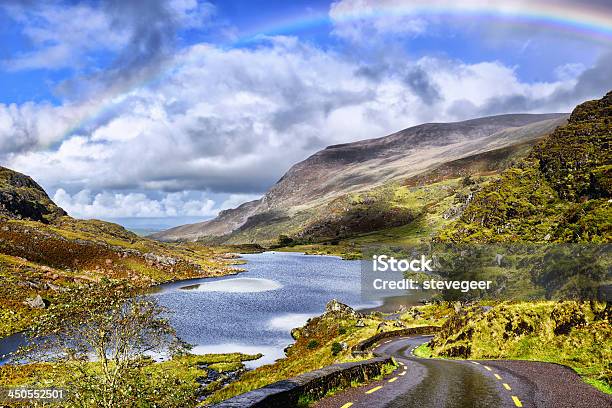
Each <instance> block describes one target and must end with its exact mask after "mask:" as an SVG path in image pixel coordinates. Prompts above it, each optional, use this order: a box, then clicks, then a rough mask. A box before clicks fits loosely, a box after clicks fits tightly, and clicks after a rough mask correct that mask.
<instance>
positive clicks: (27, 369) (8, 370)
mask: <svg viewBox="0 0 612 408" xmlns="http://www.w3.org/2000/svg"><path fill="white" fill-rule="evenodd" d="M260 357H261V355H260V354H258V355H246V354H241V353H229V354H205V355H197V354H186V355H182V356H177V357H174V358H173V359H171V360H167V361H163V362H157V363H156V362H152V361H151V362H150V364H148V365H146V366H145V367H144V369H143V370H144V371H143V380H146V381H149V382H150V383H151V384H152V386H151V388H152V389H153V388H155V387H164V386H165V385H164V384H167V385H169V386H171V387H173V388H174V387H175V388H176V389H177V390H178V389H180V390H181V391H180V393H183V394H182V395H184V397H185V398H186V399H189V400H194V401H195V399H196V397H197V395H198V394H199V393H200V392H201V391H204V389H202V388H201V387H200V384H199V383H198V382H197V381H196V379H197V378H199V377H202V376H205V375H206V371H207V370H208V369H212V370H216V371H218V372H219V373H226V372H230V371H236V370H239V369H243V368H244V364H243V363H244V362H245V361H249V360H254V359H257V358H260ZM89 364H90V365H91V369H92V370H93V372H95V371H96V370H97V369H98V368H99V364H98V363H89ZM204 365H206V367H207V368H199V366H204ZM69 369H70V368H69V366H67V365H64V364H55V363H32V364H22V365H4V366H0V384H2V385H3V386H6V387H18V386H19V387H21V386H30V387H49V386H54V387H68V388H70V384H69V382H70V381H71V377H72V374H71V373H69V372H68V371H67V370H69ZM220 387H221V380H220V379H219V380H216V381H214V382H212V383H211V384H209V385H207V386H206V387H205V390H207V391H208V392H212V391H214V390H216V389H219V388H220ZM173 392H177V393H178V391H176V390H173ZM180 393H179V394H177V395H181V394H180ZM181 406H182V405H181Z"/></svg>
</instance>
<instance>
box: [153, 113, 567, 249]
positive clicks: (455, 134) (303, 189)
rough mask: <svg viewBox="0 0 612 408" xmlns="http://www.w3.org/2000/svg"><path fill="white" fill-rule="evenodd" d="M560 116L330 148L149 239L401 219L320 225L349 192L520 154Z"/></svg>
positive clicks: (304, 230) (361, 225)
mask: <svg viewBox="0 0 612 408" xmlns="http://www.w3.org/2000/svg"><path fill="white" fill-rule="evenodd" d="M566 119H567V114H557V113H554V114H536V115H529V114H513V115H499V116H491V117H485V118H479V119H473V120H468V121H463V122H456V123H428V124H423V125H419V126H415V127H411V128H408V129H405V130H402V131H400V132H397V133H394V134H392V135H389V136H385V137H381V138H377V139H369V140H363V141H358V142H355V143H346V144H341V145H335V146H329V147H327V148H326V149H324V150H321V151H319V152H318V153H316V154H314V155H312V156H311V157H309V158H308V159H306V160H304V161H302V162H300V163H298V164H296V165H294V166H293V167H292V168H291V169H290V170H289V171H288V172H287V173H286V174H285V175H284V176H283V177H282V178H281V179H280V180H279V181H278V182H277V183H276V184H275V185H274V186H272V188H271V189H270V190H269V191H268V192H267V193H266V194H265V195H264V196H263V197H262V198H261V199H260V200H256V201H251V202H247V203H244V204H242V205H241V206H239V207H238V208H236V209H232V210H226V211H223V212H221V213H220V214H219V216H218V217H217V218H215V219H213V220H210V221H206V222H202V223H197V224H191V225H185V226H180V227H176V228H172V229H170V230H167V231H163V232H160V233H157V234H154V235H152V237H153V238H155V239H158V240H163V241H179V240H185V241H195V240H206V241H212V242H227V243H253V242H258V243H259V242H272V241H274V240H276V239H277V237H278V235H279V234H287V235H291V236H296V237H306V236H316V237H333V236H337V235H343V234H344V235H346V234H350V233H353V232H366V231H368V230H370V231H371V230H372V229H378V228H385V227H389V226H398V225H402V224H406V223H408V222H409V221H410V220H411V216H410V215H409V214H405V213H402V211H401V209H400V210H397V211H396V209H393V211H392V212H390V213H387V212H385V213H381V212H380V211H374V212H372V211H371V212H372V213H371V214H366V215H365V219H366V221H365V222H363V220H360V219H359V218H363V217H360V216H359V215H357V216H356V217H357V219H352V220H346V219H345V220H340V221H339V223H340V224H341V223H343V222H344V223H348V225H349V227H348V228H344V227H343V226H341V225H338V227H337V228H336V227H335V226H333V225H332V226H331V227H330V228H328V226H327V225H326V224H329V222H330V221H329V219H328V218H329V217H328V215H329V214H331V213H334V214H336V213H337V212H338V210H339V208H338V205H341V204H340V203H341V202H343V201H346V200H348V199H349V196H350V195H351V194H361V193H364V192H366V191H370V190H373V189H380V188H383V186H385V185H388V184H389V183H403V182H404V181H405V180H407V179H410V178H415V177H419V176H420V175H421V176H422V175H425V174H429V173H430V172H432V171H435V170H436V169H438V170H439V171H443V170H440V169H439V168H440V166H442V165H443V164H449V165H450V163H453V162H455V161H457V160H462V159H466V158H469V157H479V159H477V160H480V161H483V160H485V161H487V160H489V159H488V156H486V155H485V156H483V154H484V153H486V152H494V151H496V152H498V154H499V155H501V156H503V157H498V156H495V155H491V156H490V160H489V164H488V165H490V164H491V161H499V160H501V161H502V162H503V158H508V157H511V156H512V157H514V155H516V154H518V151H519V150H520V151H521V152H523V153H525V152H526V150H525V149H519V148H517V149H507V148H508V147H511V146H523V147H524V146H531V145H532V144H534V143H535V142H536V141H537V140H538V139H540V138H542V137H543V136H545V135H547V134H549V133H550V132H552V131H553V130H554V129H555V128H556V127H557V126H559V125H561V124H563V123H565V121H566ZM488 165H485V167H486V166H488ZM451 166H452V165H451ZM361 213H363V211H362V212H361ZM350 217H353V215H350V216H349V218H350ZM353 218H354V217H353ZM334 222H335V221H334ZM320 225H323V227H322V228H320V227H319V226H320ZM350 225H353V227H351V226H350ZM338 228H340V229H343V231H338Z"/></svg>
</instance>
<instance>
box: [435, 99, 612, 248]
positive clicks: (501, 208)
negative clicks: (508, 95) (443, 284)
mask: <svg viewBox="0 0 612 408" xmlns="http://www.w3.org/2000/svg"><path fill="white" fill-rule="evenodd" d="M611 143H612V92H609V93H608V94H607V95H605V96H604V97H603V98H602V99H600V100H595V101H588V102H585V103H583V104H581V105H579V106H577V107H576V109H574V111H573V112H572V114H571V116H570V118H569V120H568V123H567V124H566V125H565V126H561V127H559V128H557V129H556V130H555V131H554V132H553V133H552V134H551V135H550V136H549V137H547V138H545V139H543V140H542V141H541V142H540V143H539V144H538V145H537V146H535V148H534V149H533V150H532V152H531V153H530V154H529V156H527V157H526V158H525V160H522V161H521V162H519V163H517V165H515V166H512V167H511V168H509V169H507V170H505V171H504V172H503V173H502V174H501V176H500V177H499V178H498V179H497V180H495V181H494V182H492V183H490V184H489V185H487V186H486V187H484V188H483V189H482V190H480V191H478V192H477V193H476V194H475V195H474V197H473V200H471V202H470V203H469V205H467V207H466V209H465V211H464V212H463V214H462V215H461V217H460V218H459V220H458V221H457V222H456V223H455V224H453V225H451V226H450V227H449V228H446V229H445V230H444V231H442V232H441V234H440V237H439V239H440V240H442V241H454V242H491V241H497V242H502V241H535V242H594V243H609V242H610V241H611V240H612V225H611V223H610V220H611V219H612V204H611V198H612V150H611V149H610V144H611Z"/></svg>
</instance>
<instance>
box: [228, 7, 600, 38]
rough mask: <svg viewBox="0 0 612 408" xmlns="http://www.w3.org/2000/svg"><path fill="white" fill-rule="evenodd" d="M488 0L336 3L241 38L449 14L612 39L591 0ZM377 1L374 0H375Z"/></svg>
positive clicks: (280, 21)
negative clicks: (584, 0) (569, 0)
mask: <svg viewBox="0 0 612 408" xmlns="http://www.w3.org/2000/svg"><path fill="white" fill-rule="evenodd" d="M512 3H513V2H508V1H505V2H504V1H497V2H492V1H490V0H489V1H487V0H455V1H449V0H429V1H422V0H404V1H402V0H380V1H377V2H376V6H375V7H361V8H358V7H356V8H351V7H342V6H341V5H339V6H332V10H331V12H330V13H327V12H325V13H321V12H320V13H316V14H310V15H307V16H293V17H289V18H287V19H284V20H276V21H274V22H273V23H272V24H268V25H264V26H260V27H256V28H255V29H253V30H251V31H250V33H249V34H248V35H246V36H243V37H242V38H241V39H240V40H239V41H245V40H248V39H249V38H256V37H257V36H259V35H262V34H264V35H266V34H267V35H275V34H283V33H291V32H296V31H300V30H305V29H309V28H313V27H316V26H321V25H326V24H327V25H329V24H331V23H332V22H336V23H348V22H357V21H363V20H368V19H373V18H384V17H401V16H414V17H433V16H436V17H446V18H456V19H462V18H464V19H482V20H488V21H495V20H497V21H505V22H510V23H518V24H529V25H536V26H540V27H546V28H551V29H557V30H560V31H565V32H569V33H573V34H578V35H582V36H585V37H590V38H593V39H596V40H602V41H604V42H607V43H609V42H612V12H611V11H610V10H602V9H600V8H597V7H593V6H590V7H589V5H587V4H580V5H577V4H576V5H572V4H560V3H559V2H558V1H555V0H550V1H541V0H540V1H538V0H528V1H523V2H521V4H520V5H517V2H514V5H512ZM372 4H374V2H372Z"/></svg>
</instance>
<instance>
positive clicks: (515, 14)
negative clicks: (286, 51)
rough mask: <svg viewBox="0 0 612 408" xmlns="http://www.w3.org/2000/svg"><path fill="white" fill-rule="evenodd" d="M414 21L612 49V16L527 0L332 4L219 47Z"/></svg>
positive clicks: (104, 105) (103, 104)
mask: <svg viewBox="0 0 612 408" xmlns="http://www.w3.org/2000/svg"><path fill="white" fill-rule="evenodd" d="M400 16H414V17H415V18H417V17H441V18H448V19H455V20H461V19H466V20H468V19H469V20H474V19H476V20H482V21H487V22H490V21H499V22H506V23H510V24H521V25H529V26H537V27H542V28H546V29H550V30H558V31H562V32H565V33H569V34H572V35H575V36H577V37H582V38H584V37H586V38H589V39H591V40H595V41H597V42H599V43H601V44H603V45H604V46H612V12H610V10H603V9H599V8H597V7H594V6H589V5H586V4H580V5H578V4H575V5H572V4H561V3H559V2H558V1H555V0H546V1H545V0H540V1H538V0H526V1H523V2H520V4H519V3H517V2H508V1H498V2H495V3H494V2H492V1H487V0H455V1H454V2H451V1H449V0H429V1H422V0H408V1H402V0H379V1H377V2H376V6H375V7H366V8H351V7H350V6H348V7H345V6H344V5H343V4H340V3H336V4H334V5H332V9H331V12H330V13H328V12H327V11H325V12H316V13H313V14H308V15H306V16H292V17H288V18H286V19H279V20H275V21H274V22H272V23H268V24H266V25H262V26H259V27H255V28H252V29H250V30H249V31H248V32H246V33H243V35H241V36H240V37H239V38H238V39H235V40H234V41H233V42H231V43H228V44H223V45H222V46H223V47H226V48H232V47H240V46H244V45H246V44H249V43H251V42H254V41H259V39H261V37H262V36H274V35H283V34H288V35H290V34H295V33H298V32H300V31H303V30H308V29H312V28H316V27H320V26H330V27H331V26H332V24H334V23H350V22H359V21H364V20H369V19H378V18H385V17H400ZM173 70H174V67H172V66H171V67H169V68H168V69H164V70H163V72H161V73H157V74H155V75H154V76H151V77H148V78H145V79H144V80H141V81H139V82H138V83H136V84H131V85H130V86H129V87H128V88H124V89H120V90H114V92H113V95H112V96H111V97H108V96H107V97H105V98H102V99H101V100H100V101H98V104H97V105H98V106H97V108H96V109H93V112H92V113H90V114H89V115H87V117H85V118H82V119H81V120H79V121H78V123H74V124H73V126H71V127H70V129H69V130H68V131H67V132H65V134H64V136H65V137H66V136H69V135H70V134H72V133H74V132H76V131H78V130H79V129H82V128H83V127H84V126H85V125H86V124H88V123H91V122H92V121H94V120H95V119H97V118H99V117H101V116H102V115H104V114H105V113H106V112H107V111H108V110H109V109H110V108H111V107H112V105H113V104H114V102H113V101H116V100H117V99H121V98H122V96H124V95H127V94H128V93H130V92H131V91H132V90H134V89H137V88H139V87H142V86H147V85H150V84H152V83H155V82H158V81H160V80H162V79H163V78H165V77H166V76H168V75H170V74H171V73H172V72H173Z"/></svg>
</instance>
